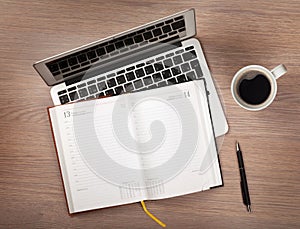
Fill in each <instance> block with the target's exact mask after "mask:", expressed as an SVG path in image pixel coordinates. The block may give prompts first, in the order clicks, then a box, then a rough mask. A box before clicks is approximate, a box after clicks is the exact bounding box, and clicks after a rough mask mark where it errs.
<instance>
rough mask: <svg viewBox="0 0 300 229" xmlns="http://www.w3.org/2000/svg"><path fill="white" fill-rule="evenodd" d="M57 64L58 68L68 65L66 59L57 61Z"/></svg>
mask: <svg viewBox="0 0 300 229" xmlns="http://www.w3.org/2000/svg"><path fill="white" fill-rule="evenodd" d="M58 65H59V67H60V69H63V68H67V67H68V66H69V65H68V62H67V61H66V60H63V61H61V62H59V63H58Z"/></svg>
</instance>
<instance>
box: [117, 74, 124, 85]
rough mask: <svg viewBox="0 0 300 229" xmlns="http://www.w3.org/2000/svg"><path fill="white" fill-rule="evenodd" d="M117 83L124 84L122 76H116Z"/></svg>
mask: <svg viewBox="0 0 300 229" xmlns="http://www.w3.org/2000/svg"><path fill="white" fill-rule="evenodd" d="M117 82H118V84H122V83H125V82H126V79H125V77H124V75H120V76H118V77H117Z"/></svg>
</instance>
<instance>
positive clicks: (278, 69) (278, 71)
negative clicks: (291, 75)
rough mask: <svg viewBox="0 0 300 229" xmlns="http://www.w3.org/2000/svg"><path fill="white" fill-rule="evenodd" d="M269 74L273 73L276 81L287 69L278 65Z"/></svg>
mask: <svg viewBox="0 0 300 229" xmlns="http://www.w3.org/2000/svg"><path fill="white" fill-rule="evenodd" d="M271 72H272V73H273V75H274V77H275V79H278V78H279V77H281V76H283V75H284V74H285V73H286V72H287V69H286V67H285V66H284V65H283V64H280V65H278V66H277V67H275V68H273V69H272V70H271Z"/></svg>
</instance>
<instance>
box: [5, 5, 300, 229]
mask: <svg viewBox="0 0 300 229" xmlns="http://www.w3.org/2000/svg"><path fill="white" fill-rule="evenodd" d="M86 2H87V1H58V0H57V1H8V0H7V1H5V0H2V1H1V3H0V14H1V17H0V29H1V32H0V59H1V63H0V79H1V81H0V93H1V101H0V107H1V113H0V128H1V130H0V185H1V188H0V204H1V210H0V227H1V228H159V226H158V225H157V224H155V223H154V222H153V221H152V220H151V219H150V218H148V217H147V216H146V215H145V214H144V212H143V211H142V209H141V206H140V205H139V204H130V205H125V206H120V207H114V208H107V209H102V210H96V211H91V212H85V213H80V214H76V215H74V216H69V215H68V213H67V206H66V201H65V197H64V193H63V187H62V183H61V176H60V173H59V167H58V163H57V159H56V155H55V150H54V145H53V141H52V136H51V131H50V127H49V121H48V117H47V112H46V108H47V107H48V106H51V105H52V101H51V98H50V94H49V87H48V86H46V84H45V83H44V82H43V81H42V79H41V78H40V77H39V76H38V74H37V73H36V72H35V71H34V69H33V68H32V64H33V63H34V62H35V61H38V60H40V59H43V58H46V57H48V56H52V55H54V54H57V53H60V52H62V51H66V50H69V49H71V48H75V47H77V46H80V45H83V44H86V43H88V42H92V41H94V40H98V39H100V38H104V37H107V36H109V35H112V34H115V33H117V32H121V31H124V30H127V29H130V28H132V27H135V26H138V25H141V24H143V23H146V22H150V21H152V20H156V19H158V18H160V17H164V16H167V15H169V14H173V13H175V12H178V11H181V10H184V9H187V8H190V7H194V8H195V9H196V15H197V31H198V35H197V37H198V38H199V39H200V40H201V42H202V45H203V48H204V51H205V54H206V57H207V60H208V63H209V65H210V69H211V71H212V73H213V76H214V79H215V81H216V83H217V85H218V87H219V89H220V93H221V95H222V97H223V100H224V104H225V107H226V114H227V118H228V122H229V126H230V130H229V133H228V134H227V135H226V136H225V138H224V142H223V145H222V148H221V151H220V160H221V165H222V171H223V176H224V187H222V188H218V189H214V190H211V191H206V192H200V193H196V194H191V195H187V196H181V197H177V198H171V199H165V200H160V201H149V202H148V204H147V206H148V208H149V210H150V211H152V212H153V213H154V214H155V215H157V216H159V218H160V219H161V220H162V221H164V222H165V223H166V224H167V226H168V228H299V227H300V176H299V168H300V152H299V148H300V138H299V135H300V132H299V128H300V121H299V120H300V100H299V97H300V85H299V73H300V42H299V41H300V2H299V0H289V1H279V0H275V1H259V0H253V1H247V2H246V1H242V0H234V1H218V0H214V1H205V0H203V1H192V0H190V1H182V0H181V1H161V0H160V1H157V0H152V1H141V0H140V1H133V0H132V1H125V0H120V1H96V0H95V1H91V2H90V3H86ZM280 63H284V64H285V65H286V66H287V68H288V73H287V74H286V75H285V76H284V77H282V78H280V79H279V81H278V86H279V87H278V95H277V97H276V100H275V101H274V102H273V104H272V105H271V106H270V107H268V108H267V109H265V110H263V111H259V112H250V111H246V110H243V109H242V108H240V107H239V106H238V105H237V104H236V103H235V102H234V101H233V99H232V97H231V93H230V82H231V79H232V77H233V75H234V73H235V72H236V71H237V70H238V69H239V68H241V67H243V66H245V65H248V64H259V65H263V66H265V67H267V68H269V69H271V68H273V67H275V66H276V65H278V64H280ZM235 140H239V142H240V144H241V147H242V149H243V151H244V161H245V166H246V169H247V176H248V183H249V189H250V195H251V200H252V209H253V212H252V213H251V214H249V213H247V212H246V209H245V207H244V206H243V204H242V197H241V190H240V186H239V182H240V181H239V180H240V178H239V170H238V165H237V159H236V153H235V146H234V143H235Z"/></svg>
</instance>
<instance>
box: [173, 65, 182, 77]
mask: <svg viewBox="0 0 300 229" xmlns="http://www.w3.org/2000/svg"><path fill="white" fill-rule="evenodd" d="M171 71H172V73H173V76H177V75H179V74H180V73H181V71H180V68H179V67H178V66H176V67H174V68H171Z"/></svg>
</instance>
